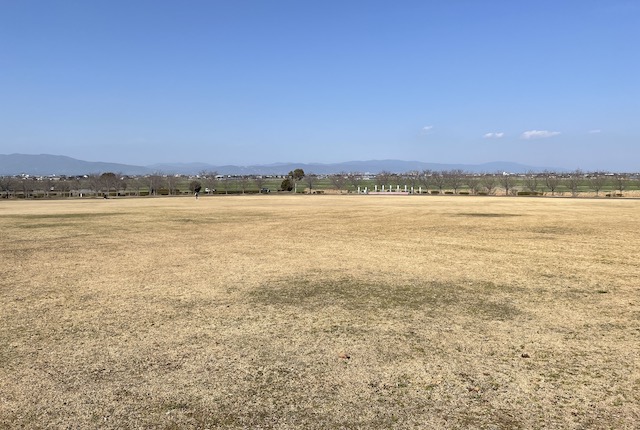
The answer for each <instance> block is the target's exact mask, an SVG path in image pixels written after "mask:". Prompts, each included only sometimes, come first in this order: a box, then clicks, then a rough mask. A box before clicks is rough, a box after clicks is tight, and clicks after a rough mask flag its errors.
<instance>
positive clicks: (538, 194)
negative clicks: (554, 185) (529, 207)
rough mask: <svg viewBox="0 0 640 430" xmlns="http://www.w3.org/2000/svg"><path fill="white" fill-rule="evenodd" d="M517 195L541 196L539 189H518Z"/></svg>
mask: <svg viewBox="0 0 640 430" xmlns="http://www.w3.org/2000/svg"><path fill="white" fill-rule="evenodd" d="M518 195H519V196H541V195H542V193H541V192H540V191H518Z"/></svg>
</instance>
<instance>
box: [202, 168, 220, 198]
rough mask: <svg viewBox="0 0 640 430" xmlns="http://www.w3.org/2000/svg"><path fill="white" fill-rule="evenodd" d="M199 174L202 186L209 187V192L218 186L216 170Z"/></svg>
mask: <svg viewBox="0 0 640 430" xmlns="http://www.w3.org/2000/svg"><path fill="white" fill-rule="evenodd" d="M201 176H202V182H203V184H204V187H205V188H207V189H209V193H213V192H214V191H215V189H216V187H217V186H218V185H217V183H218V172H216V171H213V170H211V171H209V172H203V173H201Z"/></svg>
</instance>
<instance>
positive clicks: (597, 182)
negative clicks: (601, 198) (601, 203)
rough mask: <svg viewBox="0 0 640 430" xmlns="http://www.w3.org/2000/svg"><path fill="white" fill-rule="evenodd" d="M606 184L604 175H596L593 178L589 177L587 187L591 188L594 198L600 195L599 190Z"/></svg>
mask: <svg viewBox="0 0 640 430" xmlns="http://www.w3.org/2000/svg"><path fill="white" fill-rule="evenodd" d="M606 183H607V177H606V176H604V175H598V174H597V173H596V174H595V176H591V177H590V178H589V185H590V186H591V189H592V190H593V191H595V192H596V196H598V195H600V190H602V188H604V186H605V184H606Z"/></svg>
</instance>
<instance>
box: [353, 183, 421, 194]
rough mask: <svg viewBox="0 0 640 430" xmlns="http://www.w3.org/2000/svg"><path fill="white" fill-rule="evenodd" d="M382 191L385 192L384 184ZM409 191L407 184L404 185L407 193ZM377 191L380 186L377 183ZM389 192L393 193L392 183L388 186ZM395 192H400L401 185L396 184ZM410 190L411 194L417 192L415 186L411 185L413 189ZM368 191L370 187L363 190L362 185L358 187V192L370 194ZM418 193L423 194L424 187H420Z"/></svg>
mask: <svg viewBox="0 0 640 430" xmlns="http://www.w3.org/2000/svg"><path fill="white" fill-rule="evenodd" d="M381 191H382V192H383V193H384V192H385V189H384V185H383V186H382V189H381ZM407 191H409V190H408V189H407V186H406V185H405V186H404V192H405V193H406V192H407ZM375 192H376V193H377V192H378V186H377V185H375ZM387 192H391V193H392V192H394V190H393V187H392V186H391V185H389V187H388V188H387ZM395 192H400V185H397V186H396V189H395ZM409 192H410V193H411V194H415V191H414V188H413V187H411V189H410V191H409ZM368 193H369V189H368V187H364V188H363V189H362V190H361V189H360V187H358V194H368ZM418 193H419V194H422V187H419V188H418Z"/></svg>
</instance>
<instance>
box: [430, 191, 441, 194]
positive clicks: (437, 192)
mask: <svg viewBox="0 0 640 430" xmlns="http://www.w3.org/2000/svg"><path fill="white" fill-rule="evenodd" d="M431 194H440V191H438V190H432V191H431Z"/></svg>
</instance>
